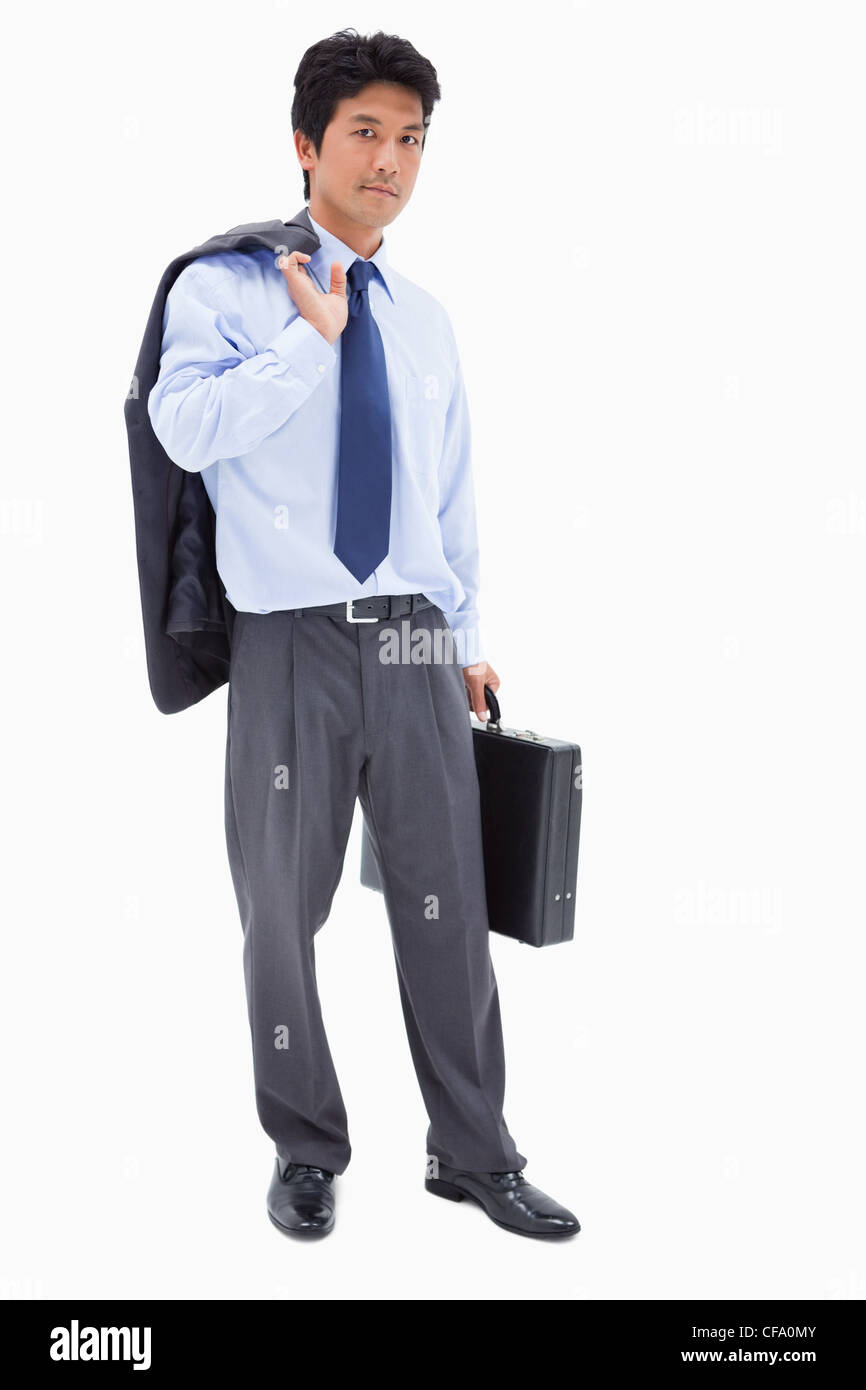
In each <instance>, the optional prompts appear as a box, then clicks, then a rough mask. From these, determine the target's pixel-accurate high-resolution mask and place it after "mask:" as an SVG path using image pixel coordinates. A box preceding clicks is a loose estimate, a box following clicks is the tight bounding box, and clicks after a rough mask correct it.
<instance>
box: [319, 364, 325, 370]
mask: <svg viewBox="0 0 866 1390" xmlns="http://www.w3.org/2000/svg"><path fill="white" fill-rule="evenodd" d="M324 370H325V364H324V362H320V363H319V371H320V372H323V371H324Z"/></svg>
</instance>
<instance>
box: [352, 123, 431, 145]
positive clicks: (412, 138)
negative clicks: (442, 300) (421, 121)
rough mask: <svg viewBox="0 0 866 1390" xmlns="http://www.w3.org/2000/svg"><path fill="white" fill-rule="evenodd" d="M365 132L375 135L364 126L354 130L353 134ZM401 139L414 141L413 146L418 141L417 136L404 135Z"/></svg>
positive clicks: (369, 128)
mask: <svg viewBox="0 0 866 1390" xmlns="http://www.w3.org/2000/svg"><path fill="white" fill-rule="evenodd" d="M365 130H369V131H370V134H371V135H375V133H376V132H375V131H374V130H372V129H371V127H370V126H368V125H365V126H362V127H361V129H360V130H356V131H355V134H356V135H363V134H364V131H365ZM403 139H404V140H414V141H415V144H416V145H417V144H418V139H417V136H415V135H404V136H403Z"/></svg>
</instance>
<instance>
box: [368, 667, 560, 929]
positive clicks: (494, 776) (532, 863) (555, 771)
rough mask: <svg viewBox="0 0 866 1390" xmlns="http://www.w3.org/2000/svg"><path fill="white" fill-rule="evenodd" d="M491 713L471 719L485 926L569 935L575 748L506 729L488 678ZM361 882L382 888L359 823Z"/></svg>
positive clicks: (373, 857)
mask: <svg viewBox="0 0 866 1390" xmlns="http://www.w3.org/2000/svg"><path fill="white" fill-rule="evenodd" d="M484 695H485V698H486V700H487V707H488V709H489V711H490V718H489V720H488V722H487V723H486V724H479V725H478V726H476V725H474V724H473V726H472V741H473V745H474V750H475V767H476V770H477V772H478V784H479V787H480V789H481V828H482V835H483V841H484V877H485V883H486V888H487V915H488V921H489V924H490V930H491V931H495V932H499V933H500V934H501V935H502V936H511V937H514V939H515V940H517V941H523V942H526V943H527V944H528V945H530V946H552V945H554V944H555V943H556V942H559V941H571V940H572V938H573V936H574V895H575V890H576V886H577V851H578V843H579V840H580V813H581V808H582V803H583V778H582V769H581V760H580V748H579V747H578V745H577V744H576V743H568V742H566V741H565V740H564V739H558V738H542V737H541V735H539V734H536V733H533V731H532V730H531V729H506V728H503V727H502V724H501V721H500V711H499V702H498V701H497V699H496V696H495V695H494V693H493V691H492V690H491V689H490V686H489V685H485V687H484ZM361 882H362V884H364V886H365V887H367V888H374V889H378V891H379V892H381V891H382V882H381V879H380V877H379V871H378V867H377V865H376V859H375V856H374V853H373V842H372V840H371V838H370V831H369V829H368V828H367V823H366V821H365V822H364V830H363V838H362V841H361Z"/></svg>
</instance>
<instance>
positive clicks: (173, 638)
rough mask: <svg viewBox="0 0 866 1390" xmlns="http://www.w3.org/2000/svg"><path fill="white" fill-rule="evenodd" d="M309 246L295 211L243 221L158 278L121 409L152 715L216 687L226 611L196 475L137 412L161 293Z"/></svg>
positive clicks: (303, 218) (156, 358)
mask: <svg viewBox="0 0 866 1390" xmlns="http://www.w3.org/2000/svg"><path fill="white" fill-rule="evenodd" d="M319 245H320V242H319V238H318V236H317V235H316V232H315V229H314V228H313V225H312V223H311V222H310V219H309V215H308V212H307V208H306V205H305V206H304V207H303V208H302V210H301V211H300V212H299V213H298V214H297V216H296V217H293V218H292V219H291V221H290V222H279V221H274V222H247V223H242V224H241V225H240V226H238V227H232V228H231V229H230V230H229V231H228V232H224V233H223V234H222V235H221V236H214V237H211V239H210V240H209V241H205V242H202V244H201V245H200V246H196V247H194V249H193V250H192V251H187V252H186V254H185V255H183V256H178V257H177V259H176V260H173V261H172V262H171V265H170V266H169V267H168V269H167V270H166V271H165V272H164V274H163V276H162V279H161V280H160V282H159V288H158V289H157V292H156V298H155V299H154V301H153V304H152V306H151V310H150V314H149V316H148V320H147V327H146V328H145V331H144V338H143V340H142V344H141V348H140V350H139V354H138V361H137V362H136V364H135V372H134V374H133V378H132V384H131V386H130V389H129V395H128V396H127V398H126V402H125V405H124V413H125V416H126V430H127V435H128V438H129V462H130V467H131V471H132V497H133V509H134V515H135V543H136V549H137V553H138V578H139V585H140V588H141V612H142V618H143V620H144V642H145V653H146V656H147V675H148V680H149V681H150V690H151V694H152V695H153V698H154V701H155V703H156V706H157V709H159V710H160V711H161V713H162V714H176V713H178V712H179V711H180V710H183V709H187V708H188V707H189V706H190V705H194V704H197V703H198V701H199V700H203V699H204V697H205V696H206V695H210V694H211V693H212V692H213V691H214V690H217V689H219V687H220V686H221V685H225V683H226V681H227V680H228V676H229V658H230V655H231V640H232V628H233V624H234V615H235V610H234V608H233V607H232V605H231V603H230V602H229V599H228V598H227V596H226V591H225V585H224V584H223V582H222V580H221V579H220V576H219V573H218V571H217V566H216V518H215V515H214V510H213V507H212V506H211V501H210V498H209V497H208V494H207V491H206V489H205V485H204V482H203V481H202V477H201V474H200V473H191V472H188V471H187V470H186V469H183V468H181V467H180V466H179V465H178V464H176V463H174V462H173V461H172V460H171V459H170V458H169V457H168V455H167V453H166V452H165V450H164V449H163V447H162V445H161V444H160V442H159V440H158V439H157V437H156V435H155V434H154V432H153V426H152V425H151V423H150V416H149V415H148V413H147V399H148V396H149V395H150V392H151V389H152V388H153V386H154V384H155V382H156V379H157V377H158V375H159V364H160V358H161V356H162V326H163V317H164V311H165V302H166V299H167V297H168V292H169V290H170V289H171V287H172V285H173V284H174V282H175V280H176V279H177V277H178V275H179V274H180V272H181V271H182V270H183V268H184V266H186V265H189V263H190V261H194V260H196V259H197V258H198V257H199V256H211V255H214V254H216V253H217V252H220V251H254V250H258V249H259V248H260V247H262V246H267V247H269V248H270V250H272V251H273V252H274V253H275V254H276V253H278V252H279V251H281V250H282V251H286V252H288V251H305V252H306V253H307V254H308V255H310V256H311V255H312V254H313V253H314V252H315V251H316V250H318V248H319ZM286 294H287V295H288V290H287V291H286ZM287 304H288V300H287Z"/></svg>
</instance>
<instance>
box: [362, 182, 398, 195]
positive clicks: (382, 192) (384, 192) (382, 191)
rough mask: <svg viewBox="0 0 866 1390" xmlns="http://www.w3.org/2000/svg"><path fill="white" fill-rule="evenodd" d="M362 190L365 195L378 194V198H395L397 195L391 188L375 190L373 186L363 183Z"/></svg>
mask: <svg viewBox="0 0 866 1390" xmlns="http://www.w3.org/2000/svg"><path fill="white" fill-rule="evenodd" d="M364 189H365V191H366V192H367V193H378V195H379V197H380V198H396V197H397V194H396V193H395V192H394V190H393V188H377V187H376V186H375V184H371V183H365V184H364Z"/></svg>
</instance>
